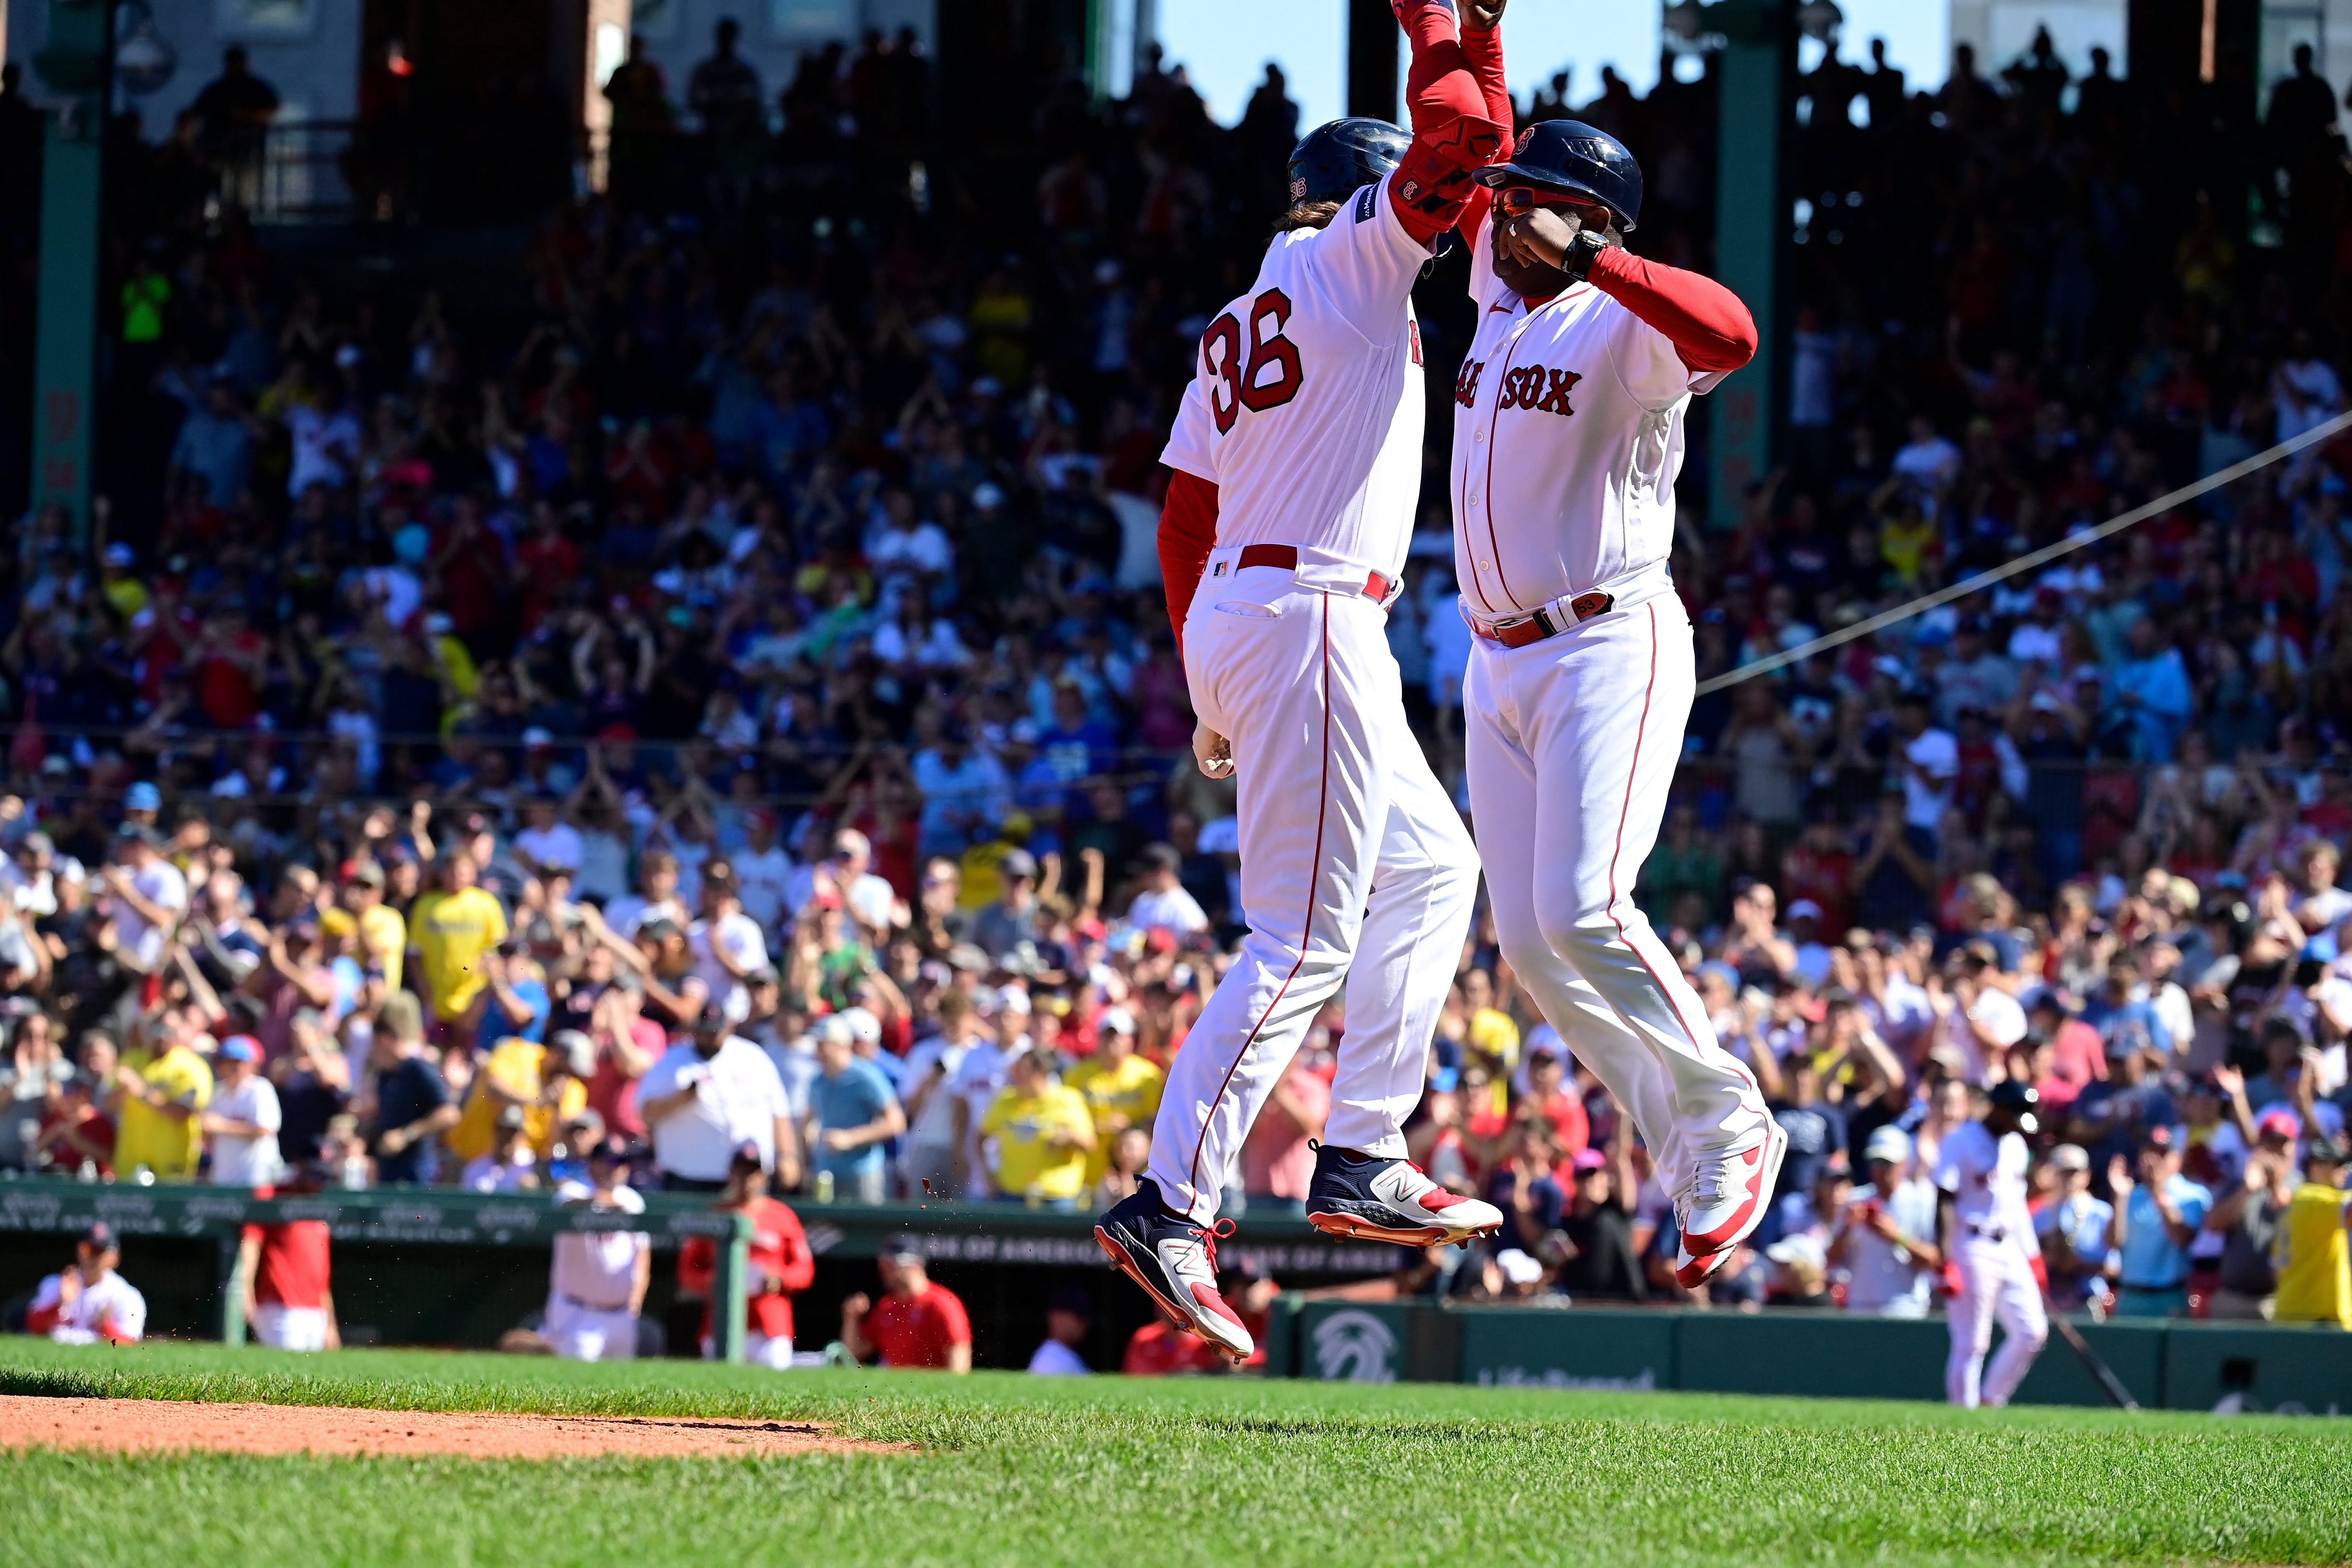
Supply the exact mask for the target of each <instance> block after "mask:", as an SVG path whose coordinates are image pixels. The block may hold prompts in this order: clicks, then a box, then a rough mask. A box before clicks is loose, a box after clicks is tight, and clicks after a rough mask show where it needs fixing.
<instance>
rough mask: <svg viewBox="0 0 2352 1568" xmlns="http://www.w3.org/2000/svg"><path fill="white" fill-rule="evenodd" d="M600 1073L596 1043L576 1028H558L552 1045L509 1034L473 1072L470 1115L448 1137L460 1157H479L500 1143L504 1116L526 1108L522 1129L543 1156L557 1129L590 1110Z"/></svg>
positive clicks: (468, 1102)
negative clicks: (594, 1078)
mask: <svg viewBox="0 0 2352 1568" xmlns="http://www.w3.org/2000/svg"><path fill="white" fill-rule="evenodd" d="M595 1071H596V1045H595V1042H594V1041H593V1040H591V1039H590V1038H589V1037H587V1036H586V1035H584V1034H583V1033H581V1032H580V1031H579V1030H577V1029H559V1030H558V1031H556V1035H555V1041H554V1043H553V1044H552V1045H546V1046H542V1045H539V1044H537V1043H536V1042H534V1041H530V1040H520V1039H514V1038H511V1037H509V1038H507V1039H503V1040H500V1041H499V1043H498V1045H497V1046H496V1047H494V1048H493V1049H492V1050H491V1052H490V1055H489V1059H488V1060H487V1061H485V1062H484V1063H483V1064H482V1068H481V1070H480V1071H479V1072H478V1073H476V1074H475V1075H474V1082H473V1087H472V1088H471V1089H470V1090H469V1091H468V1092H467V1096H466V1110H465V1113H464V1114H463V1115H461V1116H459V1117H458V1118H457V1126H455V1127H452V1128H451V1129H449V1135H448V1137H447V1138H446V1139H445V1140H444V1142H446V1143H447V1145H448V1147H449V1152H450V1153H452V1154H454V1155H456V1156H457V1158H458V1159H460V1160H467V1161H471V1160H478V1159H479V1158H481V1156H483V1155H484V1154H487V1153H488V1152H491V1151H492V1150H493V1149H495V1148H497V1147H498V1145H499V1113H500V1112H502V1111H505V1110H509V1109H514V1110H520V1111H521V1112H522V1125H523V1133H524V1135H525V1136H526V1137H527V1138H528V1139H529V1140H530V1147H531V1152H534V1153H536V1154H537V1155H539V1156H540V1158H541V1159H545V1158H547V1155H548V1152H549V1150H551V1148H553V1147H554V1144H555V1134H556V1131H557V1130H558V1129H560V1128H562V1126H563V1125H564V1124H565V1123H567V1122H569V1121H571V1120H572V1118H573V1117H575V1116H577V1115H579V1114H580V1112H581V1111H582V1110H585V1109H586V1108H587V1105H588V1079H590V1078H591V1077H592V1076H593V1075H594V1073H595Z"/></svg>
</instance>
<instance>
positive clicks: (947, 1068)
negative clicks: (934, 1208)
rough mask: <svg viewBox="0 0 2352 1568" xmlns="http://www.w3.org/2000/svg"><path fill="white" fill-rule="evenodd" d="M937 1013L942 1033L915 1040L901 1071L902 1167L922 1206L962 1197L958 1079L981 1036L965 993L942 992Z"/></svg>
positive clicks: (909, 1189) (911, 1192) (907, 1184)
mask: <svg viewBox="0 0 2352 1568" xmlns="http://www.w3.org/2000/svg"><path fill="white" fill-rule="evenodd" d="M982 962H985V961H984V960H983V961H982ZM934 1011H935V1012H936V1014H937V1016H938V1018H939V1032H938V1033H936V1034H934V1035H931V1036H929V1037H927V1038H924V1039H920V1040H918V1041H916V1042H915V1047H914V1049H912V1050H910V1051H908V1053H907V1057H906V1060H905V1061H904V1062H903V1063H902V1064H901V1065H900V1067H899V1069H898V1087H899V1090H900V1093H901V1096H902V1099H903V1102H904V1105H905V1109H906V1113H907V1136H906V1139H905V1142H904V1143H903V1144H902V1145H901V1148H900V1151H899V1168H900V1174H901V1179H902V1180H903V1182H904V1184H905V1194H906V1196H907V1197H908V1199H909V1200H911V1201H917V1202H919V1201H923V1200H927V1199H934V1198H940V1199H944V1198H955V1197H961V1196H962V1195H963V1184H962V1181H961V1169H962V1163H961V1160H959V1159H958V1157H957V1153H956V1150H957V1145H958V1142H959V1132H958V1129H959V1126H960V1121H961V1119H960V1115H959V1113H960V1111H961V1109H962V1106H963V1100H962V1099H961V1097H960V1096H959V1095H958V1094H957V1092H956V1087H955V1084H956V1075H957V1074H958V1073H959V1072H961V1070H962V1068H963V1062H964V1058H965V1057H966V1056H968V1055H969V1054H970V1053H971V1048H972V1046H973V1044H974V1042H975V1041H977V1040H978V1039H979V1038H980V1037H981V1036H982V1027H981V1023H980V1020H979V1018H978V1017H976V1016H974V1015H973V1012H972V1005H971V998H970V997H968V996H966V995H965V994H963V993H962V992H961V991H954V990H950V991H947V992H944V993H942V994H940V998H939V1000H938V1002H937V1003H935V1004H934ZM1099 1028H1100V1026H1097V1030H1099ZM1097 1055H1099V1052H1098V1053H1097Z"/></svg>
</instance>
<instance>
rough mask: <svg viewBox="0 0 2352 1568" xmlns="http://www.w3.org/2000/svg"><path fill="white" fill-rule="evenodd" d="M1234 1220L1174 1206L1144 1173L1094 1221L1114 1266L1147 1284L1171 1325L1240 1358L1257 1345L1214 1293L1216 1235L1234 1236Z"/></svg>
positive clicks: (1236, 1361) (1097, 1235)
mask: <svg viewBox="0 0 2352 1568" xmlns="http://www.w3.org/2000/svg"><path fill="white" fill-rule="evenodd" d="M1233 1223H1234V1222H1233V1221H1231V1220H1221V1221H1219V1222H1218V1223H1217V1224H1216V1225H1214V1226H1204V1225H1201V1224H1199V1223H1197V1222H1196V1221H1193V1220H1190V1219H1187V1218H1185V1217H1184V1216H1183V1215H1179V1214H1171V1213H1170V1212H1169V1210H1168V1207H1167V1205H1164V1204H1162V1203H1161V1202H1160V1186H1159V1184H1158V1183H1156V1182H1153V1181H1151V1180H1150V1178H1149V1177H1147V1178H1145V1179H1144V1180H1142V1181H1140V1182H1138V1183H1137V1184H1136V1186H1135V1194H1134V1196H1132V1197H1129V1198H1127V1199H1125V1200H1123V1201H1122V1202H1120V1203H1119V1204H1118V1205H1117V1206H1115V1207H1113V1208H1112V1209H1110V1210H1109V1211H1108V1213H1106V1214H1105V1215H1103V1216H1102V1218H1100V1219H1099V1220H1097V1221H1096V1222H1095V1242H1096V1244H1097V1246H1099V1247H1101V1248H1102V1249H1103V1252H1104V1253H1105V1254H1106V1255H1107V1256H1108V1258H1110V1261H1111V1266H1112V1267H1113V1268H1117V1269H1118V1271H1119V1272H1120V1273H1122V1274H1124V1275H1126V1276H1127V1277H1128V1278H1129V1279H1132V1280H1134V1281H1135V1282H1136V1283H1137V1284H1138V1285H1140V1286H1142V1287H1143V1293H1144V1294H1145V1295H1147V1296H1149V1297H1150V1298H1151V1300H1152V1304H1153V1305H1155V1306H1157V1307H1158V1308H1159V1309H1160V1316H1161V1317H1163V1318H1166V1319H1167V1320H1168V1325H1169V1327H1171V1328H1172V1329H1174V1330H1176V1331H1178V1332H1180V1333H1186V1334H1192V1335H1195V1336H1197V1337H1199V1338H1200V1339H1202V1340H1205V1341H1207V1342H1209V1343H1210V1344H1211V1345H1213V1346H1214V1347H1215V1348H1216V1349H1217V1350H1218V1351H1220V1352H1223V1354H1225V1355H1226V1356H1228V1357H1230V1358H1232V1360H1233V1362H1234V1364H1235V1365H1239V1364H1240V1363H1243V1362H1245V1361H1247V1360H1249V1358H1250V1355H1251V1352H1254V1351H1255V1349H1256V1348H1257V1347H1256V1345H1255V1342H1252V1340H1251V1339H1250V1334H1249V1330H1247V1329H1245V1328H1244V1327H1243V1326H1242V1320H1241V1315H1240V1314H1239V1313H1237V1312H1235V1311H1234V1310H1233V1309H1232V1308H1231V1307H1229V1306H1227V1305H1225V1299H1224V1298H1223V1296H1220V1295H1219V1294H1217V1238H1218V1237H1220V1236H1231V1235H1232V1234H1233Z"/></svg>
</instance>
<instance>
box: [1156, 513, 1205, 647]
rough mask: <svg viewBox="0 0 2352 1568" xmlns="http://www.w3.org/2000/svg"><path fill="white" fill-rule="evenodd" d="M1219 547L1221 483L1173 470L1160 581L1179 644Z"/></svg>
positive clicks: (1163, 521) (1163, 527)
mask: <svg viewBox="0 0 2352 1568" xmlns="http://www.w3.org/2000/svg"><path fill="white" fill-rule="evenodd" d="M1216 547H1217V487H1216V486H1215V485H1213V484H1211V483H1210V482H1209V481H1208V480H1206V479H1202V478H1201V476H1200V475H1198V474H1190V473H1186V472H1185V471H1184V470H1183V469H1181V468H1177V469H1174V470H1172V477H1171V479H1169V481H1168V500H1166V501H1165V502H1164V503H1163V504H1162V505H1161V506H1160V585H1161V587H1162V588H1163V589H1164V590H1165V591H1166V593H1167V595H1168V624H1169V625H1170V626H1172V627H1174V628H1175V632H1176V647H1177V648H1178V649H1179V650H1180V651H1181V649H1182V648H1183V646H1184V616H1186V615H1187V614H1188V613H1189V612H1190V611H1191V610H1192V595H1193V594H1194V593H1195V592H1197V591H1198V590H1199V588H1200V586H1201V574H1202V572H1205V571H1207V570H1208V566H1209V552H1210V551H1212V550H1214V549H1215V548H1216Z"/></svg>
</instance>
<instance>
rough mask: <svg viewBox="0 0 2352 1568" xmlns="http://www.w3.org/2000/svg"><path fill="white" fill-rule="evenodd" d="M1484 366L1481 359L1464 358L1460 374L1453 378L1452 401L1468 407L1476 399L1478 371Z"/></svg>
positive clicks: (1484, 363)
mask: <svg viewBox="0 0 2352 1568" xmlns="http://www.w3.org/2000/svg"><path fill="white" fill-rule="evenodd" d="M1485 369H1486V361H1485V360H1482V359H1465V360H1464V361H1463V362H1462V371H1461V374H1458V375H1456V376H1455V377H1454V402H1456V403H1458V404H1460V405H1462V406H1463V407H1465V408H1468V407H1470V406H1472V405H1475V403H1476V402H1477V401H1478V373H1479V372H1481V371H1483V370H1485Z"/></svg>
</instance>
